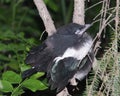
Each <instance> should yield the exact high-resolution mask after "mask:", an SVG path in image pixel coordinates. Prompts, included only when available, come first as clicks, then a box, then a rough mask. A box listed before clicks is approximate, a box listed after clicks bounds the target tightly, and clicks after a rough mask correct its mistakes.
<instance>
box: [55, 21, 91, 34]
mask: <svg viewBox="0 0 120 96" xmlns="http://www.w3.org/2000/svg"><path fill="white" fill-rule="evenodd" d="M90 26H91V24H85V25H79V24H76V23H70V24H68V25H65V26H63V27H61V28H59V29H58V30H57V34H60V35H82V34H83V33H84V32H86V30H87V29H88V28H89V27H90Z"/></svg>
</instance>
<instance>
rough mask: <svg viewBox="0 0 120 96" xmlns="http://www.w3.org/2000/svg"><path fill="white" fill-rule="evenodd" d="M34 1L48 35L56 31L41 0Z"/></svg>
mask: <svg viewBox="0 0 120 96" xmlns="http://www.w3.org/2000/svg"><path fill="white" fill-rule="evenodd" d="M34 3H35V5H36V7H37V9H38V11H39V15H40V17H41V18H42V20H43V23H44V25H45V29H46V31H47V33H48V35H49V36H51V35H52V34H54V33H55V32H56V28H55V26H54V23H53V20H52V18H51V16H50V14H49V12H48V10H47V8H46V5H45V4H44V2H43V0H34Z"/></svg>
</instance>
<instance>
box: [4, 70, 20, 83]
mask: <svg viewBox="0 0 120 96" xmlns="http://www.w3.org/2000/svg"><path fill="white" fill-rule="evenodd" d="M2 79H3V80H6V81H9V82H10V83H12V84H18V83H20V82H21V81H22V78H21V76H20V75H18V74H16V73H15V72H13V71H6V72H4V73H3V74H2Z"/></svg>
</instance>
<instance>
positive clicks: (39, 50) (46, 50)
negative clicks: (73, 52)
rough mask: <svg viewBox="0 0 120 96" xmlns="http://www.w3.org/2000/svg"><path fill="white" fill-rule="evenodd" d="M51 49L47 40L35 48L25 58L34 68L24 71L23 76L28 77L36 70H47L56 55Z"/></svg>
mask: <svg viewBox="0 0 120 96" xmlns="http://www.w3.org/2000/svg"><path fill="white" fill-rule="evenodd" d="M51 50H52V48H51V47H50V46H49V45H48V44H46V41H45V42H43V43H42V44H41V45H40V46H37V47H35V48H33V49H32V50H31V51H30V52H29V54H28V56H27V57H26V60H25V62H26V64H30V65H32V68H31V69H28V70H26V71H24V72H23V74H22V77H23V78H27V77H29V76H31V75H33V74H34V73H36V72H46V71H47V67H48V65H49V63H50V62H52V60H53V57H54V56H53V54H52V51H51Z"/></svg>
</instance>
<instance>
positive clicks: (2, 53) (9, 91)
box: [0, 0, 120, 96]
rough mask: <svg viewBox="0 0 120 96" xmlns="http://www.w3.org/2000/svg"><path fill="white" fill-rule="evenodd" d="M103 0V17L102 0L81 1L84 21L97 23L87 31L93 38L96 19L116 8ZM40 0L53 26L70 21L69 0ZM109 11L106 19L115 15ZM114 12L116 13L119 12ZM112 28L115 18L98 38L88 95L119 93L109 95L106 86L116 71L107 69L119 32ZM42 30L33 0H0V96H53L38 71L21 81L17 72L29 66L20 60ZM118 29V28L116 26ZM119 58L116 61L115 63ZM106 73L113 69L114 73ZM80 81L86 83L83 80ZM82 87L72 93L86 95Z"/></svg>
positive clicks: (110, 68) (110, 91)
mask: <svg viewBox="0 0 120 96" xmlns="http://www.w3.org/2000/svg"><path fill="white" fill-rule="evenodd" d="M105 1H106V2H108V3H109V4H108V5H106V6H107V12H106V16H105V17H102V16H101V15H100V14H102V13H101V10H102V9H103V2H102V0H101V1H99V0H90V1H89V2H88V1H87V0H86V2H85V8H86V9H85V22H86V23H88V24H91V23H92V22H95V21H97V20H98V22H96V23H94V25H93V26H92V27H91V28H90V29H89V30H88V32H89V33H90V34H91V36H92V37H93V38H94V37H95V36H96V34H97V32H99V26H100V21H99V20H100V19H103V18H104V19H106V18H107V17H108V16H109V15H110V14H111V12H113V9H115V7H116V0H111V1H110V0H105ZM44 2H45V4H46V6H47V8H48V10H49V12H50V14H51V16H52V19H53V21H54V23H55V26H56V28H58V27H60V26H62V25H65V24H68V23H70V22H72V15H73V3H74V2H73V0H44ZM104 4H106V3H104ZM103 10H105V9H103ZM103 12H104V11H103ZM112 14H113V15H112V16H111V17H110V20H112V18H114V17H115V12H113V13H112ZM118 15H119V16H120V14H118ZM113 29H115V21H112V22H110V26H106V27H105V29H104V30H103V31H104V32H103V33H102V36H101V38H100V40H101V42H102V43H101V48H100V49H99V51H98V53H97V58H98V60H97V62H98V64H99V67H98V65H97V67H98V68H99V69H98V70H99V71H98V70H97V71H95V72H91V74H90V75H89V76H88V77H89V78H88V79H89V80H88V88H89V87H90V86H89V85H91V83H90V82H92V81H93V80H94V78H96V79H95V81H96V82H97V83H95V84H96V85H95V84H93V83H92V84H93V85H94V86H92V89H91V90H92V91H91V92H92V94H93V95H89V96H120V94H119V92H118V91H115V90H114V91H115V93H116V94H117V93H118V94H117V95H113V90H112V89H111V88H110V89H109V88H108V87H110V86H107V85H109V84H111V82H112V81H114V79H113V78H112V77H111V76H113V77H114V75H115V74H117V73H114V72H115V71H114V72H113V71H111V70H112V69H113V62H114V58H117V57H115V56H114V55H113V53H114V52H113V49H115V50H117V52H118V51H120V49H119V46H120V42H119V36H120V35H119V33H118V34H117V36H118V37H117V38H116V37H115V36H116V34H115V30H113ZM44 30H45V28H44V24H43V21H42V20H41V18H40V16H39V14H38V11H37V8H36V6H35V5H34V2H33V0H0V94H1V95H0V96H20V95H21V96H30V95H31V96H54V93H55V92H54V91H50V90H49V87H48V84H47V80H46V79H44V77H45V76H44V73H38V74H36V75H34V76H33V77H31V78H30V79H27V80H25V81H22V78H21V73H22V72H23V71H25V70H26V69H29V68H30V66H28V65H26V64H25V63H24V60H25V58H26V56H27V53H28V52H29V51H30V49H31V48H33V47H35V46H37V45H39V44H40V43H41V42H42V41H44V40H45V39H46V37H47V33H44V35H43V36H42V39H41V40H40V38H41V34H42V33H43V31H44ZM118 31H120V27H119V26H118ZM116 39H117V43H116V44H117V45H116V46H118V47H117V49H116V48H113V41H114V40H116ZM114 44H115V42H114ZM110 48H111V49H110ZM112 48H113V49H112ZM110 54H112V55H110ZM107 56H108V57H107ZM110 56H111V57H110ZM110 60H111V61H110ZM119 61H120V60H118V62H119ZM101 62H102V63H101ZM106 62H107V63H106ZM105 64H106V65H105ZM102 68H104V73H101V70H102V71H103V69H102ZM117 68H118V66H117ZM116 70H117V69H116ZM109 72H113V73H114V74H112V73H109ZM118 73H119V72H118ZM111 74H112V75H111ZM107 75H108V76H107ZM95 76H96V77H95ZM105 76H106V77H105ZM118 77H119V79H120V75H118ZM103 78H104V80H105V78H106V80H108V79H110V82H108V81H107V82H106V81H104V80H103ZM33 79H34V80H33ZM38 79H40V80H38ZM119 79H117V80H118V83H117V84H118V85H119V83H120V82H119ZM97 80H98V81H97ZM103 81H104V83H103ZM32 82H38V83H37V84H41V85H40V86H41V87H37V84H34V83H32ZM82 82H84V83H86V80H84V81H82ZM116 82H117V81H116ZM29 84H31V85H29ZM112 84H113V86H114V87H116V86H117V87H118V85H116V84H115V85H114V82H112ZM80 86H83V85H80ZM84 86H86V85H84ZM111 86H112V85H111ZM117 87H116V88H117ZM119 87H120V86H119ZM83 89H84V90H82V93H81V91H80V92H74V93H78V94H77V95H75V96H81V95H80V94H82V96H88V95H86V94H87V91H85V90H86V87H84V88H83ZM41 90H42V91H41ZM43 90H44V91H43ZM116 90H117V89H116ZM107 92H108V93H107ZM107 94H109V95H107Z"/></svg>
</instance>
